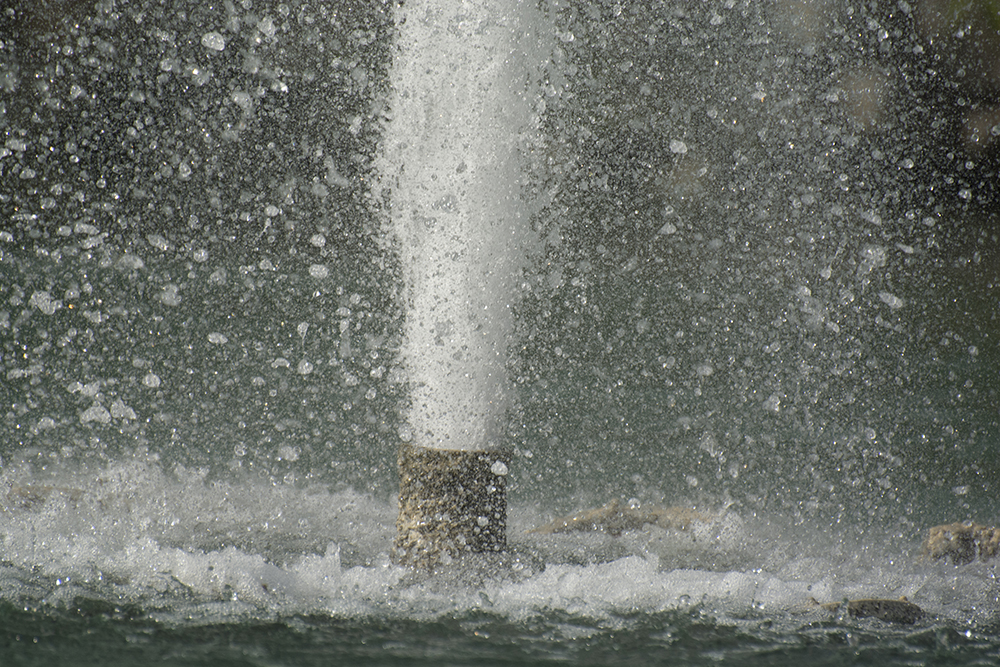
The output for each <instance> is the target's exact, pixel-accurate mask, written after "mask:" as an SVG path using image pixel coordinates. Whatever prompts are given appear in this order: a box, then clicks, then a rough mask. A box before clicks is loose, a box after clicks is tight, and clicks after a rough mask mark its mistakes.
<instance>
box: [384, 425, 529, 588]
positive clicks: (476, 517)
mask: <svg viewBox="0 0 1000 667" xmlns="http://www.w3.org/2000/svg"><path fill="white" fill-rule="evenodd" d="M509 463H510V454H509V452H507V451H504V450H485V451H462V450H450V449H430V448H425V447H415V446H413V445H408V444H404V445H402V446H401V447H400V448H399V516H398V518H397V519H396V530H397V533H396V544H395V548H394V550H393V557H394V560H395V561H396V562H397V563H399V564H401V565H409V566H412V567H419V568H428V569H429V568H434V567H435V566H436V565H438V564H442V563H447V562H450V561H452V560H455V559H458V558H460V557H461V556H462V555H463V554H468V553H487V552H497V551H503V550H505V549H506V547H507V469H508V465H509Z"/></svg>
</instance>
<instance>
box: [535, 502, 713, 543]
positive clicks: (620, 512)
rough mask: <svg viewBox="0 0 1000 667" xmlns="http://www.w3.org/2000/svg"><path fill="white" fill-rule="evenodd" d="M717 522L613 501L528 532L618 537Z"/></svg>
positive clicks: (686, 511)
mask: <svg viewBox="0 0 1000 667" xmlns="http://www.w3.org/2000/svg"><path fill="white" fill-rule="evenodd" d="M718 518H719V517H718V516H717V515H714V514H704V513H702V512H698V511H696V510H693V509H691V508H688V507H641V506H640V505H638V504H635V503H629V504H625V503H623V502H621V501H620V500H617V499H615V500H612V501H611V502H609V503H608V504H607V505H604V506H603V507H598V508H597V509H591V510H584V511H583V512H579V513H577V514H573V515H571V516H567V517H563V518H561V519H556V520H555V521H552V522H551V523H547V524H545V525H544V526H539V527H538V528H535V529H533V530H530V531H528V532H530V533H538V534H541V535H551V534H553V533H572V532H600V533H608V534H609V535H614V536H616V537H617V536H618V535H621V534H622V533H623V532H624V531H626V530H637V529H639V528H642V527H643V526H644V525H646V524H653V525H656V526H659V527H660V528H664V529H668V530H669V529H674V530H687V529H688V528H689V527H690V526H691V524H692V523H693V522H695V521H697V522H701V523H705V524H709V523H712V522H714V521H716V520H718Z"/></svg>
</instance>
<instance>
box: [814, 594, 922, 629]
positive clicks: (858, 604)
mask: <svg viewBox="0 0 1000 667" xmlns="http://www.w3.org/2000/svg"><path fill="white" fill-rule="evenodd" d="M807 611H824V612H830V613H843V612H846V613H847V615H848V616H851V617H852V618H877V619H878V620H880V621H885V622H886V623H902V624H904V625H911V624H913V623H916V622H917V621H918V620H920V619H921V618H922V617H923V615H924V610H923V609H921V608H920V607H918V606H917V605H915V604H913V603H912V602H910V601H909V600H907V599H906V596H903V597H900V598H899V599H898V600H885V599H881V598H865V599H861V600H844V601H843V602H818V601H817V600H816V599H815V598H809V608H808V609H807Z"/></svg>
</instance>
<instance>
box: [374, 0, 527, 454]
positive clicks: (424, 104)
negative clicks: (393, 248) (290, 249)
mask: <svg viewBox="0 0 1000 667" xmlns="http://www.w3.org/2000/svg"><path fill="white" fill-rule="evenodd" d="M523 4H524V3H521V2H518V1H517V0H509V1H507V2H484V1H481V0H480V1H476V2H461V3H459V2H444V3H442V2H435V1H433V0H421V1H417V2H407V3H406V5H405V6H404V7H403V8H402V9H400V10H399V15H398V17H397V26H398V31H399V34H398V47H397V48H398V51H397V53H396V55H395V58H394V61H393V68H392V74H391V79H392V83H393V87H394V97H393V100H392V103H391V117H392V120H391V122H390V124H389V128H388V131H387V134H386V137H385V150H384V156H383V159H384V164H383V169H382V172H383V176H384V178H385V184H386V185H387V186H388V187H389V188H391V193H392V194H391V197H392V199H391V201H392V204H391V205H392V215H391V219H392V230H393V232H394V234H395V237H396V240H397V241H398V244H399V250H400V255H401V263H402V267H403V272H404V283H405V303H406V309H407V312H406V324H405V339H404V343H403V350H402V358H403V363H404V364H405V367H406V371H407V374H408V378H409V381H410V383H411V400H412V407H411V408H410V411H409V414H408V415H407V417H408V423H409V426H410V429H411V436H412V440H411V442H412V444H414V445H417V446H420V447H429V448H435V449H459V450H482V449H489V448H491V447H493V446H495V445H496V440H497V431H498V427H499V424H498V422H499V419H500V417H501V416H502V414H503V411H504V407H505V404H506V399H505V385H506V378H505V375H504V364H505V361H506V358H507V348H508V344H509V341H510V336H511V329H512V313H511V308H512V305H513V299H514V297H515V293H516V291H517V279H518V275H519V273H520V269H521V265H522V262H523V259H522V258H523V257H524V250H523V249H524V247H525V245H526V241H527V238H528V234H529V227H528V214H527V211H526V206H525V205H524V203H523V202H522V197H521V188H522V185H523V179H522V172H521V168H520V167H521V153H522V149H523V147H524V145H525V139H526V137H527V136H528V135H529V133H530V132H531V129H532V124H533V122H532V112H533V108H532V99H531V93H530V89H529V81H528V77H527V72H528V71H529V67H528V66H527V62H528V61H529V56H528V55H527V54H526V53H525V49H524V46H525V44H524V43H523V40H524V39H525V37H524V36H525V35H528V34H530V31H529V30H528V29H527V28H528V27H530V23H529V22H528V21H527V20H526V19H527V14H528V10H527V9H526V7H524V6H523ZM405 439H407V438H406V435H404V440H405Z"/></svg>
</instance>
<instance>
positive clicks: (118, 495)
mask: <svg viewBox="0 0 1000 667" xmlns="http://www.w3.org/2000/svg"><path fill="white" fill-rule="evenodd" d="M25 473H26V471H24V470H20V471H18V470H14V469H9V470H8V471H7V472H6V473H5V475H4V476H3V478H2V480H0V482H2V484H3V488H4V489H6V490H7V491H6V492H5V493H6V495H5V508H4V509H3V511H2V512H0V540H2V541H0V549H2V556H0V563H2V565H0V597H2V598H3V599H6V600H8V601H19V602H29V603H30V604H32V605H42V606H46V605H50V606H55V607H59V606H61V605H66V606H69V605H72V604H75V603H74V600H78V599H79V598H81V597H82V598H87V599H98V600H104V601H109V602H111V603H113V604H134V605H139V606H140V607H141V608H143V609H145V610H148V611H149V613H155V614H158V615H160V616H162V617H163V618H165V619H173V620H178V621H180V620H182V619H192V618H203V619H209V620H211V619H216V620H223V619H231V618H234V617H238V618H243V617H246V616H247V615H250V616H252V617H253V618H261V617H264V618H267V617H273V616H287V615H300V614H320V615H331V616H334V617H345V618H356V619H364V618H405V619H416V620H432V619H435V618H440V617H443V616H449V615H454V614H459V615H461V614H470V613H472V614H475V613H487V614H490V615H492V616H496V617H500V618H504V619H507V620H508V621H511V622H530V621H531V620H532V619H534V618H539V617H543V618H546V617H549V616H552V615H553V614H555V615H568V616H569V617H572V618H584V619H591V622H594V623H597V624H598V625H599V626H602V627H603V626H606V625H607V624H611V625H612V626H616V625H618V624H622V623H624V624H627V623H629V622H630V621H629V620H628V619H630V618H635V617H637V616H648V615H650V614H658V613H664V612H671V611H681V612H684V611H692V610H693V611H696V612H698V613H706V614H709V615H711V616H713V617H715V618H717V619H719V620H721V621H724V622H734V623H735V622H742V621H745V620H747V619H760V618H764V617H766V618H773V619H777V620H782V622H787V623H793V624H797V625H804V624H807V623H809V622H811V621H810V619H811V618H813V616H810V613H813V614H814V613H815V610H812V612H810V607H809V601H810V598H813V599H815V600H818V601H821V602H831V601H832V602H837V601H842V600H846V599H857V598H872V597H877V598H888V599H895V598H898V597H900V596H906V597H907V598H908V599H909V600H911V601H912V602H914V603H916V604H918V605H919V606H920V607H921V608H922V609H923V610H924V611H925V612H926V614H927V616H926V618H927V619H929V620H927V621H922V622H926V623H937V622H947V623H958V624H961V625H963V626H964V625H968V624H971V625H973V626H975V625H981V624H988V623H990V622H992V621H993V619H995V618H996V615H997V613H998V611H1000V603H998V591H1000V588H998V586H997V583H996V579H995V577H996V565H995V563H993V562H975V563H971V564H968V565H960V566H956V565H952V564H946V563H941V562H928V561H925V560H922V559H921V558H920V557H919V540H920V537H921V536H913V539H912V540H909V541H907V540H903V541H902V543H903V544H904V545H908V546H909V547H910V548H909V550H905V549H904V550H896V549H898V547H899V544H900V541H898V540H895V541H894V540H888V541H886V540H875V539H872V540H869V541H870V542H871V545H870V546H869V547H868V548H858V549H856V550H852V547H850V546H849V545H847V543H846V542H845V541H843V540H838V539H837V538H836V536H827V538H826V539H825V540H824V539H823V538H822V537H821V531H818V530H816V531H810V530H808V529H805V528H802V527H801V526H800V527H799V528H798V530H797V532H793V533H789V532H788V531H786V530H785V529H784V528H783V527H782V525H781V521H780V518H778V517H772V518H771V519H770V520H763V519H760V518H757V517H751V518H746V517H740V516H738V515H737V514H736V513H733V512H729V513H727V514H726V515H724V517H723V519H722V520H720V521H719V522H717V523H716V524H714V525H711V526H707V527H704V528H702V529H701V532H695V533H692V532H683V531H676V530H665V529H662V528H659V527H656V526H646V527H644V528H643V529H641V530H634V531H627V532H625V533H624V534H623V535H621V536H620V537H613V536H611V535H606V534H601V533H586V534H584V533H576V534H569V535H531V534H528V533H527V529H529V528H531V527H533V526H535V525H539V524H540V523H542V522H543V521H542V520H543V519H544V512H543V511H541V510H540V509H539V508H538V507H534V506H520V507H518V506H517V505H516V504H515V506H514V507H513V508H512V516H511V543H512V544H511V550H510V552H509V553H508V554H506V555H504V556H502V557H498V558H487V559H485V560H483V561H482V562H480V563H467V564H464V565H456V566H455V567H453V568H450V569H449V568H446V569H445V570H444V571H442V572H439V573H437V574H435V575H424V574H420V573H415V572H414V571H412V570H409V569H406V568H402V567H398V566H395V565H392V564H391V563H390V560H389V556H388V553H389V549H390V547H391V543H392V536H393V532H394V528H393V521H394V518H395V510H396V508H395V503H394V502H392V501H391V500H384V499H378V498H374V497H372V496H370V495H368V494H364V493H358V492H356V491H353V490H349V489H345V490H340V491H330V490H328V489H326V488H300V487H296V486H291V485H284V484H272V483H269V482H262V481H259V480H252V479H245V480H240V481H238V482H236V481H218V480H217V481H210V480H208V479H206V476H205V475H204V474H203V473H201V472H197V471H195V472H192V471H189V470H186V469H183V468H176V469H174V470H170V471H165V470H163V469H162V468H161V467H160V465H159V463H158V462H157V461H155V460H149V459H146V458H143V457H136V458H135V459H133V460H128V461H122V462H119V463H116V464H113V465H109V466H107V467H105V468H103V469H101V470H89V471H76V472H69V471H66V472H65V473H63V474H56V475H49V476H47V478H46V479H45V480H44V482H43V481H42V480H39V479H37V478H35V479H31V478H26V477H25V476H24V475H25ZM29 488H30V489H34V490H35V493H33V494H32V493H28V492H27V491H26V490H27V489H29ZM789 535H794V537H789ZM831 545H832V546H831ZM838 545H839V546H838ZM828 615H829V614H828ZM727 619H728V620H727ZM858 622H861V621H858ZM869 622H876V621H869Z"/></svg>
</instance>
